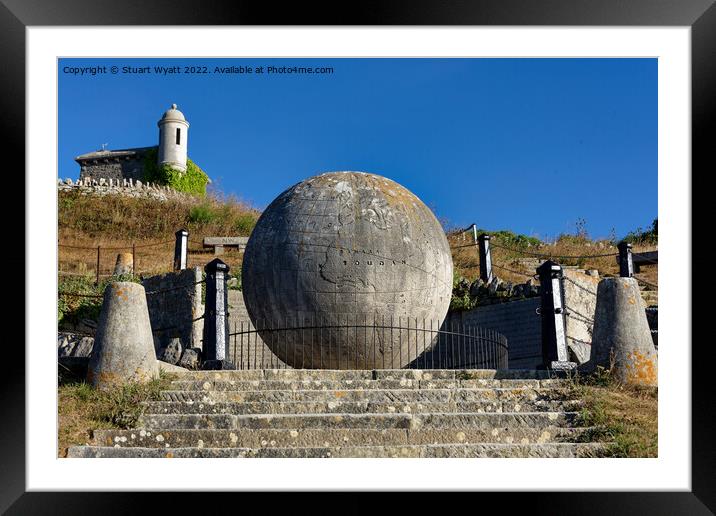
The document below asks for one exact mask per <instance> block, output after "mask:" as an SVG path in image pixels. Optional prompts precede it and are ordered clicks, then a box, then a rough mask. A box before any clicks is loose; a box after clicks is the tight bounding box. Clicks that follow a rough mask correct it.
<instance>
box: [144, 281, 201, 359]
mask: <svg viewBox="0 0 716 516" xmlns="http://www.w3.org/2000/svg"><path fill="white" fill-rule="evenodd" d="M201 279H202V274H201V268H200V267H195V268H193V269H186V270H183V271H177V272H169V273H167V274H160V275H158V276H151V277H149V278H144V279H143V280H142V284H143V285H144V288H145V289H146V291H147V307H148V308H149V320H150V322H151V325H152V333H153V334H154V347H155V350H156V351H157V353H158V352H159V351H160V350H161V349H162V348H165V347H167V346H168V345H169V344H170V343H171V342H172V339H174V338H179V339H180V340H181V345H182V348H183V349H187V348H201V347H202V343H201V340H202V331H203V329H204V324H203V320H201V319H200V320H198V321H195V319H197V318H199V317H201V316H202V315H203V314H204V305H203V304H202V302H201V297H202V285H201V284H196V283H197V282H199V281H201Z"/></svg>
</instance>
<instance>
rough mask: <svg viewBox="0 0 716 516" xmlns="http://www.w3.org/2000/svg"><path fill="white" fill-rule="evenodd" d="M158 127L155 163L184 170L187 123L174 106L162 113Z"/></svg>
mask: <svg viewBox="0 0 716 516" xmlns="http://www.w3.org/2000/svg"><path fill="white" fill-rule="evenodd" d="M157 125H158V126H159V149H158V152H157V163H158V164H159V165H160V166H161V165H170V166H172V167H174V168H177V169H179V170H182V171H184V170H186V149H187V142H188V140H189V122H187V121H186V119H185V118H184V115H183V114H182V112H181V111H179V110H178V109H177V105H176V104H172V107H171V108H170V109H168V110H167V111H166V113H164V115H163V116H162V118H161V120H159V122H157Z"/></svg>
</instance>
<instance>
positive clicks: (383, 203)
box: [242, 172, 453, 369]
mask: <svg viewBox="0 0 716 516" xmlns="http://www.w3.org/2000/svg"><path fill="white" fill-rule="evenodd" d="M452 271H453V266H452V256H451V253H450V246H449V244H448V241H447V238H446V236H445V232H444V230H443V228H442V226H441V225H440V223H439V222H438V220H437V219H436V218H435V215H433V213H432V211H431V210H430V209H429V208H428V207H427V206H426V205H425V204H424V203H423V202H422V201H421V200H420V199H419V198H418V197H417V196H415V195H414V194H413V193H411V192H410V191H408V190H407V189H406V188H405V187H403V186H401V185H400V184H398V183H396V182H395V181H392V180H390V179H388V178H385V177H381V176H378V175H375V174H369V173H363V172H330V173H326V174H321V175H317V176H314V177H311V178H309V179H306V180H305V181H302V182H300V183H298V184H296V185H294V186H292V187H291V188H289V189H287V190H286V191H284V192H283V193H281V194H280V195H279V196H278V197H277V198H276V199H275V200H274V201H273V202H272V203H271V204H270V205H269V206H268V208H267V209H266V210H265V211H264V212H263V214H262V215H261V217H260V218H259V220H258V222H257V224H256V227H255V228H254V230H253V232H252V234H251V237H250V238H249V241H248V243H247V245H246V250H245V253H244V260H243V265H242V280H243V296H244V301H245V304H246V309H247V311H248V314H249V317H250V318H251V321H252V323H253V325H254V326H255V327H256V328H257V330H258V334H259V335H260V337H261V339H262V340H263V341H264V343H265V344H266V345H267V346H268V347H269V349H271V351H272V352H273V353H274V354H276V355H277V356H278V357H279V358H280V359H281V360H282V361H284V362H285V363H286V364H288V365H289V366H292V367H297V368H322V369H395V368H402V367H404V366H406V365H407V364H409V363H410V362H412V361H413V360H415V359H416V357H418V356H419V355H421V354H422V353H424V352H426V351H428V350H429V349H430V348H431V347H432V346H434V344H435V341H436V338H435V335H436V334H435V333H434V331H437V329H438V328H439V327H440V324H441V323H442V321H443V319H444V318H445V315H446V314H447V310H448V307H449V305H450V296H451V294H452ZM431 330H433V331H431Z"/></svg>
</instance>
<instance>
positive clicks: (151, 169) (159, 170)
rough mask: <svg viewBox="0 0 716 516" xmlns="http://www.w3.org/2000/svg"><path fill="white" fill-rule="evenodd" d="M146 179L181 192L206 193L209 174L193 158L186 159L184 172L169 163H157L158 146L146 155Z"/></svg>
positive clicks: (202, 194)
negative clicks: (160, 164)
mask: <svg viewBox="0 0 716 516" xmlns="http://www.w3.org/2000/svg"><path fill="white" fill-rule="evenodd" d="M144 180H145V181H146V182H148V183H158V184H161V185H168V186H171V187H172V188H174V189H175V190H177V191H179V192H186V193H190V194H194V195H201V196H204V195H206V185H207V184H208V183H209V176H207V175H206V173H205V172H204V171H203V170H202V169H201V168H199V166H198V165H197V164H196V163H194V162H193V161H192V160H191V159H189V158H187V160H186V171H184V172H182V171H181V170H177V169H175V168H172V167H171V166H169V165H162V166H159V165H158V164H157V148H156V147H154V148H152V149H150V150H149V151H147V153H146V155H145V157H144Z"/></svg>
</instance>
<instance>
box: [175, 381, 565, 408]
mask: <svg viewBox="0 0 716 516" xmlns="http://www.w3.org/2000/svg"><path fill="white" fill-rule="evenodd" d="M563 396H564V391H563V390H559V388H541V387H540V388H537V389H531V388H528V387H521V388H500V387H496V388H495V387H493V388H477V389H474V388H471V389H462V388H458V389H422V390H421V389H353V390H351V389H348V390H288V389H287V390H279V389H269V390H261V389H260V388H257V389H256V390H252V391H214V390H212V389H211V384H209V388H208V389H207V390H202V391H199V390H193V391H186V390H168V391H164V392H163V393H162V399H163V400H166V401H173V402H192V403H223V402H242V403H243V402H248V403H250V402H272V403H273V402H292V401H295V402H300V403H318V402H336V401H344V402H371V403H416V402H420V403H443V404H448V403H452V402H455V403H465V402H491V403H497V402H502V403H504V402H516V403H522V404H529V403H531V402H535V401H539V400H559V399H562V397H563Z"/></svg>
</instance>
